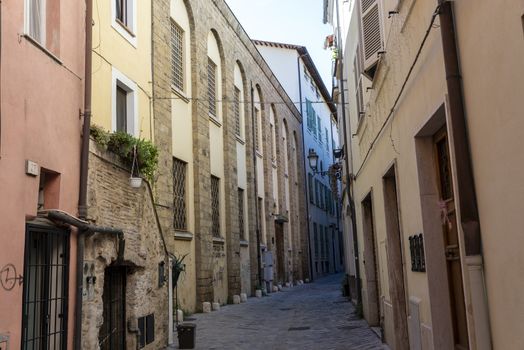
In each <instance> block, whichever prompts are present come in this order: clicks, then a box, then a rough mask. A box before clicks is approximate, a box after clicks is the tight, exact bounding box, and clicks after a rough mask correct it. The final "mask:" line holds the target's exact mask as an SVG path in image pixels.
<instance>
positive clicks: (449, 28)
mask: <svg viewBox="0 0 524 350" xmlns="http://www.w3.org/2000/svg"><path fill="white" fill-rule="evenodd" d="M439 3H440V12H439V19H440V33H441V37H442V51H443V54H444V67H445V70H446V82H447V88H448V95H449V96H448V98H449V114H450V124H451V125H450V126H451V133H452V135H453V148H454V150H455V157H456V167H457V189H458V194H459V198H460V200H459V207H460V218H461V224H462V228H463V230H464V242H465V248H466V256H471V255H481V254H482V244H481V237H480V224H479V216H478V209H477V197H476V194H475V185H474V179H473V170H472V166H471V154H470V150H469V141H468V131H467V125H466V115H465V112H464V98H463V95H462V79H461V75H460V66H459V58H458V52H457V43H456V37H455V25H454V23H453V9H452V7H451V3H450V2H449V1H444V0H439Z"/></svg>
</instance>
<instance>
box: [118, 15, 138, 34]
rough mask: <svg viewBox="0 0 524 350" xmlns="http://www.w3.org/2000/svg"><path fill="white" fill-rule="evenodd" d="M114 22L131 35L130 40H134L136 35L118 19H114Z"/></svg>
mask: <svg viewBox="0 0 524 350" xmlns="http://www.w3.org/2000/svg"><path fill="white" fill-rule="evenodd" d="M115 22H116V23H118V24H119V25H120V26H121V27H122V28H123V29H124V30H125V31H126V32H127V34H129V35H131V37H132V38H135V37H136V35H135V33H133V31H132V30H131V28H129V27H128V26H127V25H126V24H125V23H124V22H122V21H121V20H120V19H118V18H115Z"/></svg>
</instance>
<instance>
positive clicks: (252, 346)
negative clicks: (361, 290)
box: [168, 274, 387, 350]
mask: <svg viewBox="0 0 524 350" xmlns="http://www.w3.org/2000/svg"><path fill="white" fill-rule="evenodd" d="M342 277H343V276H342V275H341V274H338V275H331V276H328V277H325V278H322V279H319V280H317V281H315V283H310V284H306V285H302V286H295V287H292V288H284V290H283V291H282V292H278V293H272V294H270V295H269V296H267V297H263V298H258V299H257V298H249V299H248V301H247V302H246V303H242V304H239V305H227V306H223V307H221V309H220V310H219V311H214V312H212V313H208V314H195V315H191V316H190V317H189V319H190V320H187V319H186V321H187V322H192V323H195V324H196V325H197V326H196V349H228V350H232V349H248V350H258V349H260V350H262V349H263V350H280V349H282V350H284V349H300V350H303V349H315V350H321V349H337V350H338V349H350V350H368V349H387V348H386V347H385V346H383V345H382V344H381V342H380V340H379V338H378V337H377V336H376V334H375V333H374V332H373V331H372V330H371V329H370V328H369V327H368V325H367V323H366V322H365V321H364V320H361V319H358V318H357V317H355V316H354V307H353V305H352V304H351V303H350V302H348V301H346V299H345V298H343V297H342V296H341V292H340V281H341V279H342ZM168 349H178V340H177V338H176V334H175V345H173V346H171V347H169V348H168Z"/></svg>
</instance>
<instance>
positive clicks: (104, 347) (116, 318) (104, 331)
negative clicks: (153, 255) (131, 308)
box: [98, 266, 126, 350]
mask: <svg viewBox="0 0 524 350" xmlns="http://www.w3.org/2000/svg"><path fill="white" fill-rule="evenodd" d="M102 302H103V305H104V311H103V319H104V322H103V324H102V327H100V333H99V335H98V342H99V345H100V349H101V350H124V349H126V342H125V336H126V330H125V329H126V328H125V322H126V316H125V305H126V268H125V267H121V266H110V267H107V268H106V269H105V271H104V291H103V294H102Z"/></svg>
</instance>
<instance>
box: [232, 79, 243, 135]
mask: <svg viewBox="0 0 524 350" xmlns="http://www.w3.org/2000/svg"><path fill="white" fill-rule="evenodd" d="M233 113H234V114H235V134H236V135H237V136H239V137H241V136H242V122H241V120H240V90H239V89H238V88H237V87H236V86H235V96H234V101H233Z"/></svg>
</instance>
